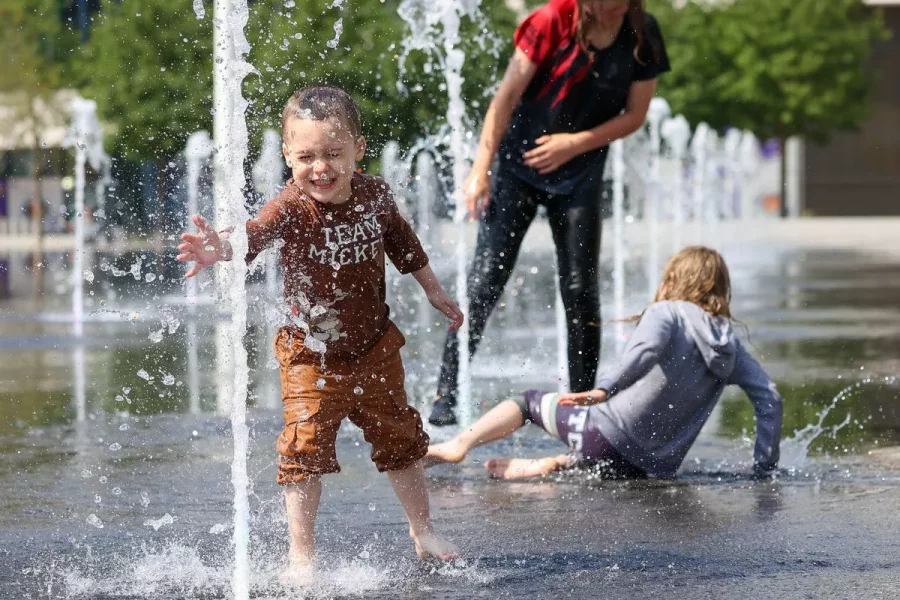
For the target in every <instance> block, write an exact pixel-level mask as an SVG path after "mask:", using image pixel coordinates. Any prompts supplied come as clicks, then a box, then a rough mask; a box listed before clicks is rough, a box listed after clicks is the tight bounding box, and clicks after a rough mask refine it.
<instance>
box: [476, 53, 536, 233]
mask: <svg viewBox="0 0 900 600" xmlns="http://www.w3.org/2000/svg"><path fill="white" fill-rule="evenodd" d="M536 72H537V64H535V63H533V62H531V59H529V58H528V55H527V54H525V52H523V51H522V50H521V49H519V48H516V51H515V53H514V54H513V57H512V59H511V60H510V61H509V66H507V67H506V73H504V75H503V79H502V80H501V81H500V87H498V88H497V92H496V93H495V94H494V98H493V99H492V100H491V104H490V106H488V109H487V113H486V114H485V116H484V125H483V126H482V127H481V138H480V139H479V141H478V151H477V152H476V154H475V160H474V161H473V163H472V170H471V171H470V172H469V176H468V177H467V178H466V182H465V184H464V186H463V190H464V193H465V194H466V199H467V201H468V205H469V213H470V214H472V215H477V214H480V213H481V211H482V210H484V207H485V206H486V205H487V200H488V195H489V192H490V181H489V177H490V173H489V171H490V168H491V163H492V162H493V160H494V155H495V154H496V153H497V149H498V148H499V147H500V140H502V139H503V135H504V134H505V133H506V128H507V127H508V126H509V120H510V117H512V113H513V111H514V110H515V108H516V106H517V105H518V104H519V100H521V99H522V94H524V93H525V89H526V88H527V87H528V84H529V83H531V80H532V78H534V74H535V73H536Z"/></svg>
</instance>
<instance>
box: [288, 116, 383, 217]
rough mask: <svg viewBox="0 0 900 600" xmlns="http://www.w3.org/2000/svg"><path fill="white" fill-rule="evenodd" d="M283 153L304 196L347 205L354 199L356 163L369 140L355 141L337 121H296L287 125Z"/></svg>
mask: <svg viewBox="0 0 900 600" xmlns="http://www.w3.org/2000/svg"><path fill="white" fill-rule="evenodd" d="M281 151H282V152H283V153H284V160H285V162H286V163H287V166H288V167H290V169H291V172H292V174H293V176H294V181H296V182H297V184H298V185H299V186H300V189H301V190H303V193H305V194H306V195H307V196H309V197H310V198H312V199H313V200H315V201H316V202H321V203H322V204H343V203H344V202H346V201H347V200H349V199H350V193H351V192H352V189H351V186H350V181H351V179H352V177H353V172H354V171H355V170H356V161H358V160H362V157H363V156H364V155H365V153H366V140H365V138H363V137H359V138H356V139H354V136H353V134H352V133H351V131H350V129H349V128H348V127H347V126H346V125H345V124H344V123H342V122H341V120H340V119H337V118H334V117H332V118H328V119H325V120H324V121H317V120H315V119H306V118H301V117H293V118H291V119H289V120H288V122H287V124H286V125H285V128H284V143H283V144H282V146H281Z"/></svg>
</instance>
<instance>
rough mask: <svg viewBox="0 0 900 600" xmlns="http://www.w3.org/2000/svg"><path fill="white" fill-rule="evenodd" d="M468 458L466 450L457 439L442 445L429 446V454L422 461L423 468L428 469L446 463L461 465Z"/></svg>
mask: <svg viewBox="0 0 900 600" xmlns="http://www.w3.org/2000/svg"><path fill="white" fill-rule="evenodd" d="M465 457H466V450H465V448H463V446H462V444H461V443H460V442H459V440H458V439H457V438H453V439H452V440H447V441H446V442H442V443H440V444H432V445H430V446H428V454H426V455H425V457H424V458H423V459H422V466H423V467H425V468H426V469H427V468H428V467H433V466H435V465H443V464H446V463H454V464H455V463H459V462H462V460H463V459H464V458H465Z"/></svg>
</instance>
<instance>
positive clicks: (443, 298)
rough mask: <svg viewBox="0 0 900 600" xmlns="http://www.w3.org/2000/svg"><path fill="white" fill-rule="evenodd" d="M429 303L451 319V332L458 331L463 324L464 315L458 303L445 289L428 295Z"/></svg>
mask: <svg viewBox="0 0 900 600" xmlns="http://www.w3.org/2000/svg"><path fill="white" fill-rule="evenodd" d="M428 301H429V302H431V305H432V306H433V307H435V308H436V309H438V310H439V311H441V312H442V313H444V314H445V315H447V318H448V319H450V331H456V330H457V329H459V328H460V327H461V326H462V324H463V314H462V311H461V310H459V307H458V306H457V305H456V302H454V301H453V299H452V298H451V297H450V296H448V295H447V292H445V291H444V290H443V288H439V289H437V290H435V291H433V292H431V293H430V294H428Z"/></svg>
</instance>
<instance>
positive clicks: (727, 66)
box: [0, 0, 886, 161]
mask: <svg viewBox="0 0 900 600" xmlns="http://www.w3.org/2000/svg"><path fill="white" fill-rule="evenodd" d="M204 4H205V7H206V16H205V17H204V18H202V19H198V18H197V17H196V16H195V14H194V11H193V8H192V5H191V3H190V2H187V1H180V2H171V1H170V0H129V1H128V2H117V1H113V0H107V1H105V2H102V4H101V9H100V13H99V14H98V15H97V16H96V17H95V19H94V22H93V25H92V30H91V36H90V41H89V43H88V44H86V45H85V46H83V47H77V46H76V44H77V39H75V38H76V36H75V35H74V34H73V33H72V32H71V31H70V30H69V28H68V27H67V26H66V25H65V23H64V22H63V21H62V19H61V18H60V15H61V14H62V12H61V11H62V10H64V9H65V8H66V7H69V8H71V7H70V5H71V0H0V20H2V22H3V23H4V35H3V36H2V39H0V49H2V53H0V57H2V58H0V60H2V61H3V63H2V64H3V66H4V68H3V70H2V72H0V90H3V89H11V88H13V89H23V88H29V89H47V88H54V87H57V86H59V85H63V84H64V83H65V82H68V81H75V82H76V83H77V85H78V87H80V88H82V90H83V92H84V94H85V95H86V96H88V97H92V98H95V99H96V100H97V101H98V104H99V106H100V111H101V116H102V118H103V119H104V120H105V121H106V122H107V123H109V124H111V125H113V126H114V131H113V132H112V133H113V135H112V136H111V139H112V140H113V143H114V147H113V148H112V150H113V152H114V153H115V154H118V155H120V156H122V157H125V158H129V159H135V160H154V161H163V160H167V159H170V158H171V157H173V156H174V155H175V154H177V153H178V152H180V151H181V150H182V148H183V147H184V143H185V141H186V139H187V136H188V135H189V134H190V133H191V132H193V131H195V130H197V129H207V130H209V129H211V125H212V116H211V110H212V98H211V91H212V51H211V48H212V2H211V0H205V2H204ZM536 4H538V3H537V2H534V1H533V0H532V1H529V2H528V6H529V7H532V8H533V7H534V6H535V5H536ZM398 5H399V2H398V0H380V1H377V2H376V1H374V0H365V1H362V0H361V1H356V2H352V1H348V2H345V3H342V4H338V3H334V2H331V1H330V0H303V1H302V2H297V1H294V0H286V1H271V0H258V1H256V2H252V3H251V6H250V22H249V24H248V26H247V37H248V39H249V40H250V42H251V44H252V47H253V49H252V51H251V53H250V56H249V57H248V59H249V61H250V62H251V63H252V64H253V65H255V66H256V68H257V69H258V73H257V74H255V75H251V76H249V77H248V78H247V79H246V81H245V94H246V95H247V97H248V98H249V99H250V100H251V108H250V111H249V115H248V116H249V120H250V131H251V139H252V140H253V141H254V143H256V144H258V143H259V138H260V137H261V130H262V129H264V128H270V127H271V128H275V129H278V127H279V125H280V112H281V107H282V105H283V103H284V101H285V100H286V99H287V97H288V96H289V95H290V93H292V92H293V91H294V90H295V89H297V88H299V87H302V86H303V85H308V84H312V83H335V84H338V85H341V86H344V87H345V88H347V89H348V90H349V91H350V92H351V93H352V94H353V95H354V96H355V97H356V98H357V99H358V101H359V102H360V104H361V106H362V109H363V114H364V117H365V131H366V134H367V136H368V137H369V138H370V142H371V146H372V150H373V153H374V152H377V151H378V149H379V147H380V145H381V144H382V143H383V142H384V141H386V140H388V139H396V140H398V141H400V142H401V146H403V147H408V146H409V144H410V143H411V142H412V141H413V140H415V139H417V138H419V137H421V136H422V135H423V134H425V133H433V132H435V131H436V130H437V129H438V127H439V125H440V124H441V123H442V122H443V120H444V118H443V115H444V112H445V110H446V94H445V93H444V91H443V89H442V86H443V81H442V75H441V73H440V72H439V69H437V68H434V67H435V66H436V64H435V63H434V61H432V60H431V59H430V58H428V57H425V56H421V55H417V54H414V55H413V56H411V57H410V58H409V60H408V63H407V64H408V80H407V81H404V82H402V83H403V84H405V88H406V89H407V90H409V92H408V93H402V92H401V91H399V90H398V85H397V83H398V77H399V56H398V55H399V52H400V40H401V39H402V38H403V37H404V35H405V33H406V32H405V27H406V25H405V23H403V21H402V20H401V19H400V18H399V16H398V15H397V8H398ZM648 9H649V10H650V11H651V12H652V13H653V14H655V16H656V17H657V19H658V21H659V22H660V24H661V27H662V30H663V33H664V36H665V38H666V42H667V47H668V50H669V56H670V59H671V62H672V67H673V70H672V72H671V73H667V74H665V75H664V76H663V77H662V78H661V79H660V93H661V94H662V95H663V96H665V97H666V98H667V99H668V100H669V102H670V104H671V105H672V107H673V109H674V110H675V111H676V112H681V113H683V114H685V115H686V116H687V117H688V119H689V120H691V121H692V122H699V121H706V122H708V123H709V124H710V125H712V126H713V127H716V128H720V129H721V128H724V127H728V126H736V127H740V128H747V129H751V130H753V131H755V132H756V133H757V134H758V135H760V136H761V137H779V138H784V137H787V136H791V135H798V134H799V135H806V136H808V137H810V138H811V139H813V140H818V141H822V140H826V139H827V138H828V136H829V134H830V133H832V132H833V131H835V130H839V129H848V128H853V127H855V126H857V125H858V124H859V123H860V121H861V120H862V119H863V118H864V116H865V114H866V110H867V107H868V104H869V103H868V99H869V92H870V89H871V75H870V74H869V73H867V72H866V71H865V69H864V68H862V67H863V66H864V65H865V64H866V62H867V61H868V59H869V57H870V55H871V48H872V43H873V42H874V41H876V40H880V39H884V38H885V36H886V30H885V28H884V25H883V22H882V19H881V16H880V13H879V12H878V11H873V10H872V9H870V8H866V7H865V6H864V5H863V3H862V0H830V1H829V2H821V0H740V1H737V2H733V3H731V2H723V3H719V4H716V5H714V6H708V5H706V4H695V3H691V2H689V3H687V4H686V6H684V7H683V8H680V9H676V8H674V7H673V6H672V5H671V3H670V2H669V0H648ZM482 10H483V12H484V13H485V15H486V19H485V22H484V23H474V24H473V23H468V22H467V23H465V24H464V32H463V33H464V44H463V46H464V49H465V50H466V51H467V60H466V64H465V68H464V76H465V89H464V94H465V98H466V99H467V102H468V103H469V114H470V118H471V119H472V120H473V127H474V126H477V123H475V122H474V121H477V120H479V119H480V118H481V117H482V116H483V113H484V110H485V108H486V105H487V102H488V101H489V98H490V95H491V93H492V90H493V89H494V86H495V85H496V82H497V80H498V79H499V76H500V74H501V73H502V70H503V68H504V66H505V63H506V60H507V58H508V56H509V54H510V53H511V50H512V48H511V46H512V45H511V43H510V40H511V34H512V31H513V29H514V27H515V21H516V17H515V15H513V13H512V12H511V11H510V10H509V9H507V8H506V7H505V4H504V3H503V2H483V6H482ZM339 18H340V19H342V25H343V31H342V33H341V35H340V37H339V40H338V43H337V44H336V47H334V48H330V47H329V45H328V42H329V41H330V40H333V39H334V38H335V28H334V26H335V23H336V21H337V20H338V19H339ZM484 30H489V31H490V34H489V35H488V36H487V37H485V35H484V33H485V31H484ZM485 40H486V41H485ZM73 48H74V51H73Z"/></svg>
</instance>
